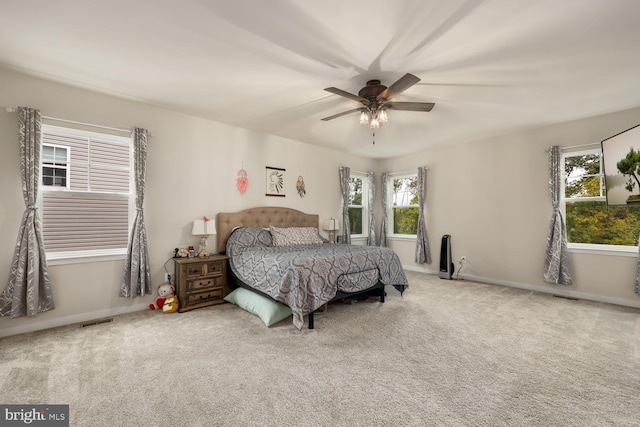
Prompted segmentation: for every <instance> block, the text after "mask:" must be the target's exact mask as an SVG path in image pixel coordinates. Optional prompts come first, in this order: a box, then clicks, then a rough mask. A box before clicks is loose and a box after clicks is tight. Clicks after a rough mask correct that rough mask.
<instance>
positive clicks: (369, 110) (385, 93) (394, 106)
mask: <svg viewBox="0 0 640 427" xmlns="http://www.w3.org/2000/svg"><path fill="white" fill-rule="evenodd" d="M419 81H420V79H419V78H418V77H416V76H414V75H413V74H409V73H407V74H405V75H404V76H402V77H401V78H400V79H399V80H398V81H396V82H395V83H394V84H392V85H391V86H389V87H386V86H385V85H382V84H380V80H369V81H368V82H367V85H366V86H365V87H363V88H362V89H360V91H359V92H358V94H357V95H354V94H352V93H349V92H345V91H344V90H342V89H338V88H335V87H328V88H326V89H325V90H326V91H327V92H331V93H333V94H336V95H340V96H344V97H345V98H349V99H353V100H354V101H358V102H360V103H362V105H364V107H358V108H354V109H353V110H349V111H344V112H342V113H338V114H334V115H333V116H329V117H325V118H324V119H322V120H324V121H327V120H332V119H335V118H337V117H341V116H345V115H347V114H351V113H355V112H356V111H360V112H364V113H366V114H367V116H368V118H369V119H372V120H373V119H375V120H376V122H377V121H378V120H379V119H380V118H381V116H382V117H385V116H386V113H384V111H385V110H405V111H426V112H429V111H431V109H433V107H434V106H435V105H436V104H434V103H433V102H391V98H393V97H394V96H395V95H397V94H399V93H402V92H404V91H405V90H407V89H409V88H410V87H411V86H413V85H414V84H416V83H418V82H419ZM382 121H384V119H383V120H382Z"/></svg>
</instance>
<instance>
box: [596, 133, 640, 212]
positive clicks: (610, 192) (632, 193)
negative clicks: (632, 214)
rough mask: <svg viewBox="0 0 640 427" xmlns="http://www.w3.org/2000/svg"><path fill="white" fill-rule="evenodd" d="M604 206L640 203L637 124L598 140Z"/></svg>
mask: <svg viewBox="0 0 640 427" xmlns="http://www.w3.org/2000/svg"><path fill="white" fill-rule="evenodd" d="M601 146H602V166H603V172H604V181H605V191H606V196H607V205H608V206H630V205H640V183H639V180H640V174H639V173H638V170H639V168H640V125H636V126H634V127H632V128H630V129H627V130H625V131H623V132H620V133H618V134H617V135H614V136H612V137H610V138H607V139H605V140H603V141H602V142H601Z"/></svg>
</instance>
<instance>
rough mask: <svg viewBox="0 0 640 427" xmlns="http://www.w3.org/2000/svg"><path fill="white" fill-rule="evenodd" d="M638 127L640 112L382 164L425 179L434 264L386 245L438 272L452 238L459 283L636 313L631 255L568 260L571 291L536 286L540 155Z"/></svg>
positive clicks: (545, 218) (545, 196)
mask: <svg viewBox="0 0 640 427" xmlns="http://www.w3.org/2000/svg"><path fill="white" fill-rule="evenodd" d="M639 122H640V109H634V110H628V111H624V112H620V113H615V114H607V115H603V116H598V117H595V118H589V119H583V120H576V121H573V122H568V123H563V124H556V125H550V126H547V127H544V128H539V129H533V130H527V131H522V132H519V133H516V134H513V135H510V136H504V137H500V138H495V139H491V140H487V141H482V142H475V143H470V144H461V145H458V146H453V147H447V148H435V149H431V150H426V151H423V152H421V153H419V154H417V155H411V156H404V157H399V158H393V159H386V160H384V161H381V162H380V163H379V165H378V167H377V169H376V170H377V172H383V171H388V172H393V171H406V170H414V169H416V168H417V167H418V166H420V165H425V166H427V167H428V168H429V171H428V173H427V181H428V182H427V205H428V207H427V229H428V234H429V239H430V245H431V254H432V258H433V262H432V264H431V265H418V264H416V263H415V262H414V250H415V241H412V242H406V241H397V240H396V241H391V243H390V246H391V247H392V248H393V249H394V250H395V251H396V252H398V254H399V255H400V257H401V258H402V260H403V264H404V265H405V267H407V268H410V269H416V270H425V271H430V272H438V271H439V259H440V244H441V238H442V235H444V234H450V235H451V236H452V239H451V240H452V248H453V258H454V261H455V262H456V270H457V268H458V264H457V262H458V260H459V259H460V256H462V255H465V256H467V259H468V263H467V264H466V265H465V266H464V268H463V269H462V271H461V272H460V275H461V277H468V278H473V279H480V280H483V281H488V282H493V283H500V284H506V285H511V286H518V287H523V288H528V289H535V290H543V291H548V292H556V293H560V294H564V295H568V296H578V297H583V298H593V299H599V300H603V301H609V302H614V303H619V304H624V305H631V306H636V307H640V297H638V296H637V295H635V293H634V286H635V282H634V281H635V271H636V263H637V258H636V257H635V256H631V257H630V256H628V255H627V256H620V255H618V256H612V255H594V254H582V253H571V254H570V260H571V263H572V275H573V279H574V284H573V285H572V286H568V287H567V286H557V285H553V286H552V285H549V284H547V283H545V282H544V281H543V280H542V269H543V264H544V254H545V246H546V237H547V229H548V226H549V221H550V219H551V202H550V196H549V190H548V184H547V183H548V172H547V158H548V157H547V153H546V152H545V149H546V148H547V147H549V146H551V145H561V146H572V145H580V144H590V143H598V142H600V141H601V140H603V139H605V138H607V137H609V136H612V135H615V134H616V133H618V132H621V131H623V130H625V129H628V128H630V127H632V126H634V125H637V124H638V123H639Z"/></svg>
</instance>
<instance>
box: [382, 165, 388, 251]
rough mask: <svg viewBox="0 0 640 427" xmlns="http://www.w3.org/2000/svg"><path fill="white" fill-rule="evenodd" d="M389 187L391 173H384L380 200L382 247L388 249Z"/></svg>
mask: <svg viewBox="0 0 640 427" xmlns="http://www.w3.org/2000/svg"><path fill="white" fill-rule="evenodd" d="M388 185H389V173H388V172H383V173H382V175H381V176H380V198H381V199H382V220H381V221H380V246H382V247H385V248H386V247H387V233H388V223H389V212H388V209H389V200H388V199H387V188H388Z"/></svg>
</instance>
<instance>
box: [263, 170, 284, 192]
mask: <svg viewBox="0 0 640 427" xmlns="http://www.w3.org/2000/svg"><path fill="white" fill-rule="evenodd" d="M266 169H267V174H266V183H267V193H266V195H267V196H276V197H285V191H284V189H285V187H284V185H285V180H286V177H285V172H286V170H285V169H282V168H273V167H271V166H267V167H266Z"/></svg>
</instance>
